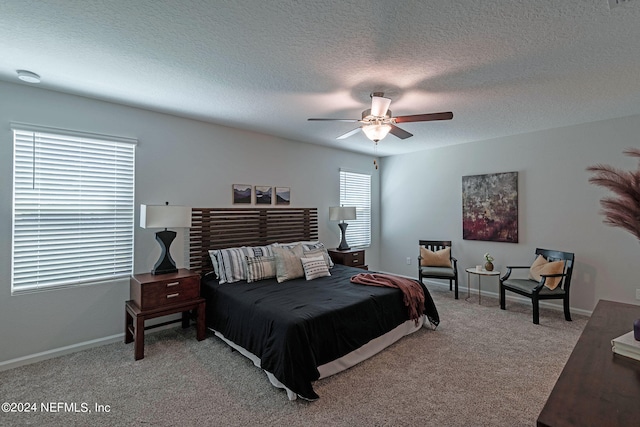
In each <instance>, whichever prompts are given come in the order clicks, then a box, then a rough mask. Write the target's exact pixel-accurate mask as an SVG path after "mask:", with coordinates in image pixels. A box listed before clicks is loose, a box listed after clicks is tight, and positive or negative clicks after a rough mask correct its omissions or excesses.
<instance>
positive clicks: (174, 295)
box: [167, 292, 180, 298]
mask: <svg viewBox="0 0 640 427" xmlns="http://www.w3.org/2000/svg"><path fill="white" fill-rule="evenodd" d="M178 295H180V293H179V292H176V293H175V294H169V295H167V298H175V297H177V296H178Z"/></svg>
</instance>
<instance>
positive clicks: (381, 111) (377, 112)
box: [371, 96, 391, 117]
mask: <svg viewBox="0 0 640 427" xmlns="http://www.w3.org/2000/svg"><path fill="white" fill-rule="evenodd" d="M389 105H391V99H389V98H385V97H383V96H371V115H372V116H376V117H384V116H386V115H387V110H388V109H389Z"/></svg>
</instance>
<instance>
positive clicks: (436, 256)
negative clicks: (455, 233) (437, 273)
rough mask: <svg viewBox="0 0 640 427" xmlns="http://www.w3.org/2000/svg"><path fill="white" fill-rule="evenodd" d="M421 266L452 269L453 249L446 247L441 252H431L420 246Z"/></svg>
mask: <svg viewBox="0 0 640 427" xmlns="http://www.w3.org/2000/svg"><path fill="white" fill-rule="evenodd" d="M420 257H421V258H422V259H421V260H420V265H421V266H424V267H449V268H450V267H451V248H450V247H446V248H444V249H440V250H439V251H435V252H433V251H430V250H429V249H427V248H425V247H424V246H420Z"/></svg>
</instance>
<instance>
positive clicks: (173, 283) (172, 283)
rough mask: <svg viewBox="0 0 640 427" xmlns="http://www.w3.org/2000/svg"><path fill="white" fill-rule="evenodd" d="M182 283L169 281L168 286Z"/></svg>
mask: <svg viewBox="0 0 640 427" xmlns="http://www.w3.org/2000/svg"><path fill="white" fill-rule="evenodd" d="M179 284H180V282H171V283H167V288H168V287H171V286H178V285H179Z"/></svg>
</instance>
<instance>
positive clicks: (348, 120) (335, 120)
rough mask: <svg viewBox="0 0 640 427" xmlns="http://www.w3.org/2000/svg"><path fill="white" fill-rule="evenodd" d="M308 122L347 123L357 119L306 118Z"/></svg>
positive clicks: (354, 121) (355, 121)
mask: <svg viewBox="0 0 640 427" xmlns="http://www.w3.org/2000/svg"><path fill="white" fill-rule="evenodd" d="M307 120H308V121H310V122H347V123H357V122H359V121H360V120H359V119H307Z"/></svg>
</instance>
